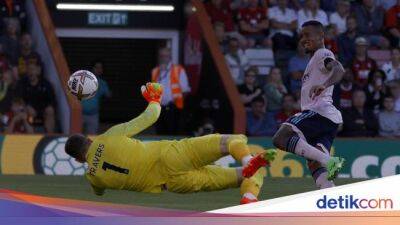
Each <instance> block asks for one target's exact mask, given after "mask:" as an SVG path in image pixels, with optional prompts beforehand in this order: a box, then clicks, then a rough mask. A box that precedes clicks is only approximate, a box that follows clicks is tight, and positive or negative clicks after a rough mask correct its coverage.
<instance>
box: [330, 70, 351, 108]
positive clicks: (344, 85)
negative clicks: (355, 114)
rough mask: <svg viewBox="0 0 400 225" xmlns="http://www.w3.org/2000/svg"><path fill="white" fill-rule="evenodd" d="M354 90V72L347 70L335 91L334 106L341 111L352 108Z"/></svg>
mask: <svg viewBox="0 0 400 225" xmlns="http://www.w3.org/2000/svg"><path fill="white" fill-rule="evenodd" d="M354 89H355V85H353V72H352V71H351V69H349V68H346V72H345V74H344V76H343V79H342V80H341V81H340V83H339V84H337V85H336V86H335V88H334V90H333V96H334V104H335V106H336V107H337V108H339V109H340V110H341V111H343V110H346V109H349V108H351V106H352V98H353V92H354Z"/></svg>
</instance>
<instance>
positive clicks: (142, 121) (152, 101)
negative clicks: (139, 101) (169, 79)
mask: <svg viewBox="0 0 400 225" xmlns="http://www.w3.org/2000/svg"><path fill="white" fill-rule="evenodd" d="M141 91H142V95H143V97H144V98H145V99H146V100H147V101H148V102H149V105H148V106H147V108H146V110H145V111H144V112H143V113H142V114H140V116H138V117H136V118H135V119H133V120H131V121H129V122H126V123H122V124H118V125H116V126H113V127H111V128H110V129H109V130H108V131H107V132H106V133H105V135H121V136H128V137H132V136H134V135H136V134H138V133H140V132H141V131H143V130H145V129H146V128H148V127H150V126H151V125H153V124H154V123H155V122H156V121H157V120H158V117H159V116H160V113H161V106H160V101H161V97H162V93H163V88H162V86H161V85H160V84H158V83H147V84H146V86H144V85H143V86H142V88H141Z"/></svg>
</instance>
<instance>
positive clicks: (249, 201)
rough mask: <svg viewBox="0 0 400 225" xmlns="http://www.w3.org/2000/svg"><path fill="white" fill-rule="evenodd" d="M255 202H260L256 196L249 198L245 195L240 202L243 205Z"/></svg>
mask: <svg viewBox="0 0 400 225" xmlns="http://www.w3.org/2000/svg"><path fill="white" fill-rule="evenodd" d="M253 202H258V200H257V199H256V198H254V199H251V198H247V197H245V196H243V197H242V199H240V204H241V205H244V204H250V203H253Z"/></svg>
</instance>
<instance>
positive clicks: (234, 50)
mask: <svg viewBox="0 0 400 225" xmlns="http://www.w3.org/2000/svg"><path fill="white" fill-rule="evenodd" d="M225 60H226V63H227V64H228V66H229V70H230V72H231V76H232V78H233V80H234V81H235V84H236V85H240V84H243V80H244V71H245V70H246V69H247V68H248V67H249V59H248V58H247V56H246V55H245V54H244V52H243V50H242V49H240V48H239V41H238V39H236V38H231V39H229V44H228V52H227V53H226V55H225Z"/></svg>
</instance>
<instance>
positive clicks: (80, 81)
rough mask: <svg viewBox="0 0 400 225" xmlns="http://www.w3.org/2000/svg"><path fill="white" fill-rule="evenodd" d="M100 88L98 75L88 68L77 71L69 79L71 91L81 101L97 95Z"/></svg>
mask: <svg viewBox="0 0 400 225" xmlns="http://www.w3.org/2000/svg"><path fill="white" fill-rule="evenodd" d="M98 88H99V82H98V81H97V78H96V76H95V75H94V74H93V73H91V72H90V71H87V70H78V71H76V72H75V73H73V74H72V75H71V77H70V78H69V80H68V90H69V92H71V94H73V95H75V96H76V97H77V98H78V100H79V101H80V100H84V99H89V98H92V97H93V96H95V95H96V92H97V89H98Z"/></svg>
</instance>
